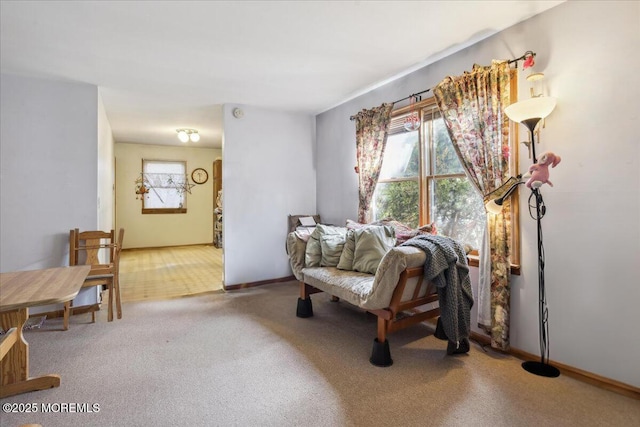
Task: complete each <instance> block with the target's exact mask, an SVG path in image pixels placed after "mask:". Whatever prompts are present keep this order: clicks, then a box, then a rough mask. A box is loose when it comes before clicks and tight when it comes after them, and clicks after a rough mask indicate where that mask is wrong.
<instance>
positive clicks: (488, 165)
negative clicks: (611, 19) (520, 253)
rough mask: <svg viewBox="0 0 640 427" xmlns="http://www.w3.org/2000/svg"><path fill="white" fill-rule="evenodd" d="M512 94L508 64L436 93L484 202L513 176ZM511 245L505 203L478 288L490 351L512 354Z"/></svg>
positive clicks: (488, 235) (454, 80) (490, 233)
mask: <svg viewBox="0 0 640 427" xmlns="http://www.w3.org/2000/svg"><path fill="white" fill-rule="evenodd" d="M509 90H510V75H509V63H508V62H507V61H493V63H492V64H491V66H479V65H474V66H473V69H472V71H471V72H465V73H464V74H463V75H462V76H459V77H447V78H445V79H444V80H443V81H442V82H440V83H439V84H438V85H437V86H436V87H435V88H434V95H435V98H436V101H437V103H438V107H439V108H440V111H441V113H442V116H443V118H444V121H445V123H446V125H447V129H448V131H449V135H450V136H451V140H452V141H453V143H454V144H453V145H454V147H455V149H456V152H457V153H458V156H459V158H460V160H461V162H462V164H463V166H464V168H465V170H466V173H467V176H469V178H470V180H471V182H473V184H474V185H475V187H476V189H477V190H478V191H479V192H480V193H481V194H482V195H483V196H484V197H485V198H486V197H487V196H488V195H489V193H491V192H492V191H494V190H495V189H497V188H499V187H500V186H501V185H502V183H503V182H504V181H505V180H506V178H507V177H508V175H509V119H508V118H507V116H506V115H505V113H504V108H505V107H506V106H508V105H509V102H510V98H509V95H510V93H509ZM485 201H487V200H485ZM510 242H511V204H510V202H509V201H506V202H505V203H504V205H503V209H502V213H501V214H500V215H493V214H489V215H487V229H486V231H485V238H484V248H483V250H481V251H480V257H481V260H480V280H479V284H478V307H479V308H478V326H480V327H481V328H483V329H484V330H485V331H486V332H487V333H488V334H489V335H490V336H491V346H492V347H494V348H499V349H502V350H507V349H508V348H509V299H510V286H509V274H510V265H511V263H510ZM483 261H484V262H483Z"/></svg>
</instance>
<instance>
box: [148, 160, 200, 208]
mask: <svg viewBox="0 0 640 427" xmlns="http://www.w3.org/2000/svg"><path fill="white" fill-rule="evenodd" d="M186 169H187V165H186V162H184V161H160V160H143V161H142V171H143V174H142V175H143V179H144V185H145V187H146V188H147V190H148V192H147V194H145V196H144V197H143V198H142V213H184V212H186V207H187V199H186V186H188V185H189V182H188V177H187V175H186Z"/></svg>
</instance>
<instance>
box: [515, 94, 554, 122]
mask: <svg viewBox="0 0 640 427" xmlns="http://www.w3.org/2000/svg"><path fill="white" fill-rule="evenodd" d="M555 107H556V98H552V97H550V96H539V97H536V98H529V99H525V100H524V101H518V102H516V103H515V104H511V105H509V106H508V107H507V108H505V109H504V112H505V113H506V114H507V116H508V117H509V118H510V119H511V120H513V121H514V122H518V123H521V122H523V121H525V120H529V119H544V118H545V117H547V116H548V115H549V114H551V112H552V111H553V109H554V108H555Z"/></svg>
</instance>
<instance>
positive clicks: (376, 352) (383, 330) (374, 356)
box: [369, 317, 393, 368]
mask: <svg viewBox="0 0 640 427" xmlns="http://www.w3.org/2000/svg"><path fill="white" fill-rule="evenodd" d="M369 362H371V364H372V365H375V366H379V367H382V368H384V367H387V366H391V365H393V359H391V350H390V349H389V340H387V321H386V320H385V319H383V318H382V317H378V336H377V337H376V338H374V340H373V348H372V349H371V358H370V359H369Z"/></svg>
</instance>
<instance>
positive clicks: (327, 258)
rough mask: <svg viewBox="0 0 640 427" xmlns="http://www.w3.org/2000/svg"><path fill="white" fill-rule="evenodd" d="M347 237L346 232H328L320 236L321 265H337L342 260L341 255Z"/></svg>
mask: <svg viewBox="0 0 640 427" xmlns="http://www.w3.org/2000/svg"><path fill="white" fill-rule="evenodd" d="M346 239H347V237H346V235H344V234H326V235H323V236H322V237H321V238H320V248H321V249H322V258H321V259H320V266H321V267H335V266H337V265H338V262H340V255H341V254H342V248H343V247H344V243H345V241H346Z"/></svg>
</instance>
